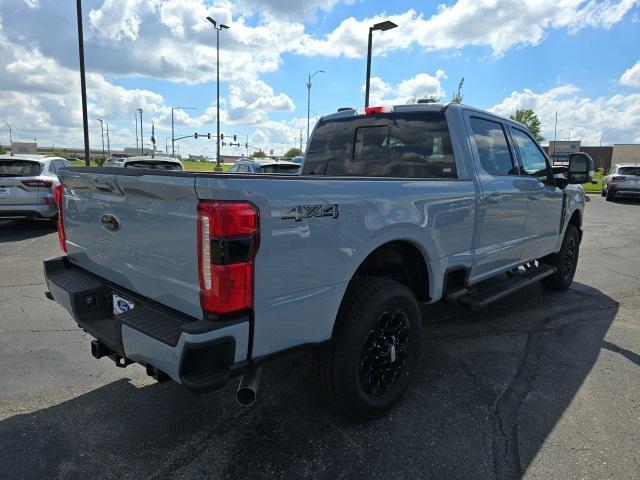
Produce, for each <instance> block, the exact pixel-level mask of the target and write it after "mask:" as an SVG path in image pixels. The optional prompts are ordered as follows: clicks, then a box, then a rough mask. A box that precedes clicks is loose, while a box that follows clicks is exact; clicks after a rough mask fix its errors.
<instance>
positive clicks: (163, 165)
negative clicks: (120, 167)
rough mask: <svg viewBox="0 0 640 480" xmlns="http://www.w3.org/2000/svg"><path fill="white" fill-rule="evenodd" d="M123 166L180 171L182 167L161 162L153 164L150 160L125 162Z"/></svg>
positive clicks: (177, 164)
mask: <svg viewBox="0 0 640 480" xmlns="http://www.w3.org/2000/svg"><path fill="white" fill-rule="evenodd" d="M124 166H125V167H127V168H150V169H152V170H182V166H181V165H180V164H179V163H174V162H163V161H156V162H154V161H150V160H140V161H133V162H127V163H125V165H124Z"/></svg>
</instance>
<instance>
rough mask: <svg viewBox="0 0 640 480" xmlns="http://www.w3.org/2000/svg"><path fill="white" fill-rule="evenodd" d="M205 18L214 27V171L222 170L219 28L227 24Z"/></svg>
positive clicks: (223, 27)
mask: <svg viewBox="0 0 640 480" xmlns="http://www.w3.org/2000/svg"><path fill="white" fill-rule="evenodd" d="M207 20H208V21H209V22H211V23H212V24H213V28H215V29H216V167H215V171H216V172H221V171H222V165H221V164H220V30H225V29H227V28H229V27H228V26H227V25H224V24H222V23H221V24H219V25H218V23H217V22H216V21H215V20H214V19H213V18H211V17H207Z"/></svg>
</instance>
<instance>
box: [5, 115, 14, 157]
mask: <svg viewBox="0 0 640 480" xmlns="http://www.w3.org/2000/svg"><path fill="white" fill-rule="evenodd" d="M2 122H3V123H6V124H7V127H9V148H10V149H11V155H13V133H12V131H11V125H9V122H7V121H6V120H3V121H2Z"/></svg>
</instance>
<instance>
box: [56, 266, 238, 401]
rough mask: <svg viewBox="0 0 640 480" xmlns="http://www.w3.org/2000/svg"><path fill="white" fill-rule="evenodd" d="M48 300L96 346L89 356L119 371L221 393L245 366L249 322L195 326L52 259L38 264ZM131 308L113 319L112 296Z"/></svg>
mask: <svg viewBox="0 0 640 480" xmlns="http://www.w3.org/2000/svg"><path fill="white" fill-rule="evenodd" d="M44 274H45V279H46V282H47V286H48V287H49V292H50V293H51V297H53V299H54V300H55V301H56V302H58V303H59V304H60V305H62V306H63V307H64V308H65V309H66V310H67V311H68V312H69V313H70V314H71V316H72V317H73V319H74V320H75V321H76V323H77V324H78V325H79V326H80V327H81V328H82V329H84V330H85V331H86V332H87V333H89V334H90V335H91V336H93V337H94V338H95V339H96V340H97V341H98V343H95V342H94V345H93V347H92V350H93V353H94V356H96V357H98V358H99V357H100V356H104V355H108V356H110V357H111V358H112V359H114V360H116V364H118V365H119V366H125V365H126V364H128V363H131V362H137V363H140V364H142V365H144V366H146V367H147V372H149V373H150V374H151V373H153V374H154V376H156V377H157V376H158V374H159V373H164V374H166V375H168V376H169V377H170V378H171V379H173V380H175V381H176V382H178V383H181V384H183V385H184V386H185V387H186V388H187V389H189V390H191V391H193V392H196V393H201V392H207V391H211V390H214V389H216V388H219V387H222V386H223V385H224V384H225V383H226V381H227V380H228V379H229V378H232V377H234V376H237V375H239V374H241V373H242V372H243V370H244V369H245V367H246V365H247V358H248V353H249V352H248V346H249V334H250V328H249V325H250V321H249V318H248V317H241V318H237V319H234V320H226V321H212V320H199V319H195V318H193V317H189V316H186V315H183V314H182V313H180V312H176V311H174V310H171V309H168V308H167V307H164V306H163V305H160V304H159V303H157V302H154V301H152V300H149V299H146V298H143V297H140V296H138V295H136V294H134V293H132V292H128V291H124V290H123V289H122V288H120V287H118V286H117V285H114V284H112V283H110V282H108V281H106V280H104V279H101V278H99V277H96V276H94V275H92V274H90V273H88V272H86V271H84V270H81V269H79V268H77V267H75V266H73V265H71V264H70V262H69V261H68V260H67V257H57V258H52V259H48V260H45V261H44ZM114 293H115V294H117V295H120V296H122V297H124V298H126V299H128V300H130V301H132V302H133V303H134V304H135V307H134V308H133V310H130V311H128V312H125V313H122V314H118V315H116V314H114V313H113V300H112V299H113V294H114ZM97 352H98V353H97Z"/></svg>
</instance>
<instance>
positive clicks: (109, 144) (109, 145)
mask: <svg viewBox="0 0 640 480" xmlns="http://www.w3.org/2000/svg"><path fill="white" fill-rule="evenodd" d="M107 153H108V154H109V156H111V140H110V139H109V122H107Z"/></svg>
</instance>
